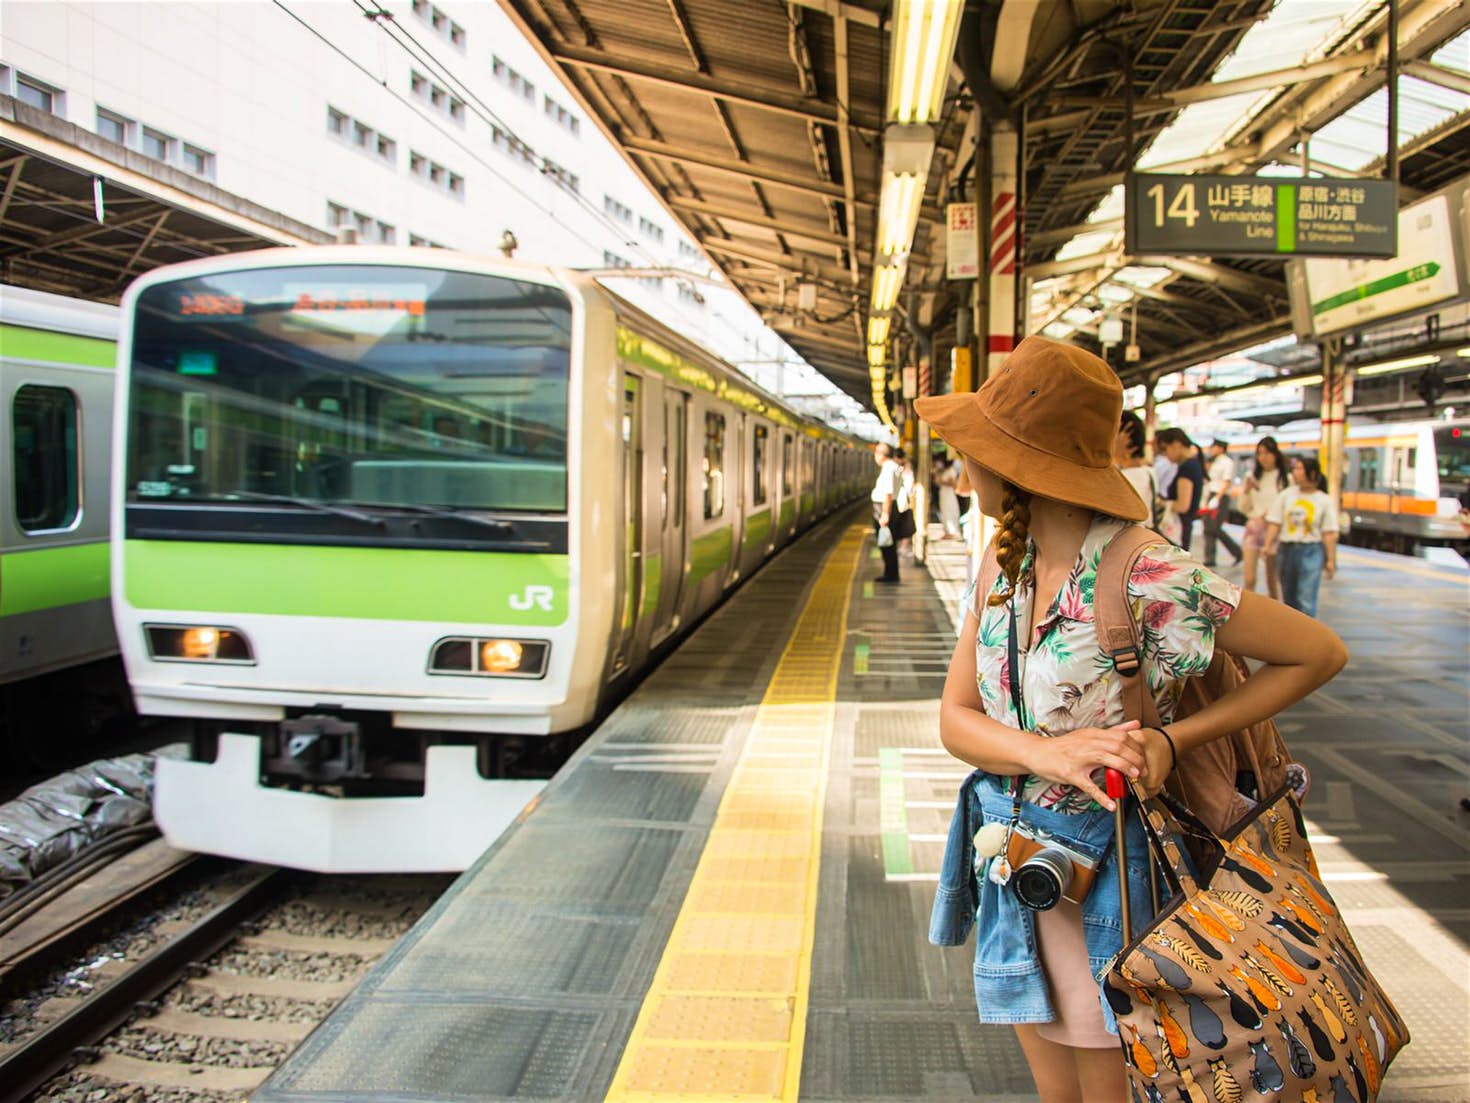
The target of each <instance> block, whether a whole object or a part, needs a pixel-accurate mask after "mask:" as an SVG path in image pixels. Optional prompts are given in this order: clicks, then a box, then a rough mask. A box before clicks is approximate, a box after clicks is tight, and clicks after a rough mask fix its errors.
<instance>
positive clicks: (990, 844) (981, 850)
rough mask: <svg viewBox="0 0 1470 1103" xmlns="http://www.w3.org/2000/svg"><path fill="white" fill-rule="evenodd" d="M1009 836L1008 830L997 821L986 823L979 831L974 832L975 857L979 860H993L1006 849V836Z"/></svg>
mask: <svg viewBox="0 0 1470 1103" xmlns="http://www.w3.org/2000/svg"><path fill="white" fill-rule="evenodd" d="M1009 834H1010V828H1008V827H1007V826H1006V825H1005V824H1003V823H1001V822H999V821H998V820H997V821H994V822H992V823H987V824H986V825H985V826H984V827H982V828H981V829H980V830H979V831H977V832H975V857H976V858H980V859H988V858H994V857H995V856H996V855H997V854H999V853H1000V852H1001V851H1002V850H1004V849H1005V847H1006V836H1007V835H1009Z"/></svg>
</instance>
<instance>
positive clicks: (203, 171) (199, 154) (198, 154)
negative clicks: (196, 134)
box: [184, 142, 214, 180]
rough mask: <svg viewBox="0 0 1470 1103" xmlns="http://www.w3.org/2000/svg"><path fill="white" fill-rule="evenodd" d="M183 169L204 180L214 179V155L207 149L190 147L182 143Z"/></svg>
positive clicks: (186, 143)
mask: <svg viewBox="0 0 1470 1103" xmlns="http://www.w3.org/2000/svg"><path fill="white" fill-rule="evenodd" d="M184 168H185V169H186V170H187V171H189V172H192V173H193V174H194V175H195V176H202V177H204V179H206V180H213V179H214V154H213V153H210V152H209V151H208V150H207V149H200V148H199V147H198V146H191V145H190V144H189V143H188V142H185V143H184Z"/></svg>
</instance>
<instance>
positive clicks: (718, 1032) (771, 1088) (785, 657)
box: [607, 525, 870, 1103]
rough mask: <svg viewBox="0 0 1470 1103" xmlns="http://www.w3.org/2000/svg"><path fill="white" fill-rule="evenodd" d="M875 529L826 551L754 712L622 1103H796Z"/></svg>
mask: <svg viewBox="0 0 1470 1103" xmlns="http://www.w3.org/2000/svg"><path fill="white" fill-rule="evenodd" d="M869 531H870V529H869V527H868V526H866V525H862V526H854V527H852V528H851V529H849V530H848V531H847V532H846V533H845V534H844V535H843V537H842V539H841V541H840V542H839V543H838V545H837V547H836V548H835V549H833V551H832V552H831V554H830V555H828V557H827V560H826V562H825V563H824V564H823V566H822V570H821V573H820V574H819V575H818V576H817V581H816V584H815V585H814V586H813V588H812V593H811V597H810V599H809V600H808V601H807V603H806V606H805V608H803V609H802V612H801V616H800V618H799V619H798V620H797V622H796V627H795V628H794V629H793V630H792V633H791V638H790V639H789V640H788V641H787V643H786V648H785V650H784V651H782V653H781V659H780V661H779V662H778V663H777V664H776V671H775V673H774V674H773V675H772V676H771V682H770V685H768V686H767V687H766V693H765V696H764V697H763V698H762V700H761V703H760V706H759V708H758V709H757V711H756V716H755V722H754V724H753V725H752V727H751V730H750V735H749V737H748V739H747V740H746V743H745V747H744V749H743V750H742V751H741V753H740V758H739V760H738V761H737V762H736V764H735V770H734V772H733V774H732V775H731V777H730V783H729V785H728V786H727V787H726V789H725V794H724V796H723V798H722V799H721V800H720V806H719V809H718V811H716V813H715V820H714V824H713V826H712V827H711V828H710V833H709V838H708V839H706V841H705V845H704V852H703V853H702V854H701V855H700V858H699V864H698V865H697V866H696V867H695V870H694V876H693V878H691V880H690V882H689V891H688V893H687V895H686V896H685V898H684V903H683V906H682V907H681V908H680V909H679V915H678V918H677V919H675V920H674V928H673V930H672V931H671V932H670V933H669V941H668V944H667V945H666V946H665V947H664V952H663V956H662V958H660V960H659V964H658V969H657V971H656V972H655V973H654V976H653V983H652V984H651V985H650V986H649V989H648V992H647V993H646V994H645V995H644V997H643V1006H642V1008H641V1009H640V1010H639V1012H638V1021H637V1022H636V1023H635V1024H634V1025H633V1032H632V1034H631V1035H630V1036H629V1038H628V1045H627V1048H626V1049H624V1051H623V1057H622V1061H621V1062H620V1063H619V1065H618V1070H617V1072H616V1073H615V1074H614V1076H613V1080H612V1085H611V1086H610V1087H609V1088H608V1092H607V1099H608V1100H609V1101H615V1103H675V1101H680V1103H684V1101H692V1100H702V1101H710V1103H713V1101H752V1103H753V1101H756V1100H787V1101H794V1100H795V1099H796V1097H797V1093H798V1092H799V1091H800V1089H801V1059H802V1050H803V1047H804V1046H805V1042H806V1017H807V1004H808V1002H809V998H810V992H811V972H812V948H813V944H814V942H815V939H816V925H817V923H816V921H817V884H818V876H819V873H820V863H821V856H822V809H823V805H824V802H825V801H826V796H827V770H828V761H829V759H830V755H831V743H832V738H831V737H832V724H833V715H834V712H835V707H836V698H837V674H838V671H839V670H840V668H841V665H842V652H843V644H844V641H845V639H846V637H847V611H848V598H849V594H850V591H851V588H852V579H853V575H854V574H856V572H857V567H858V562H859V553H860V551H861V549H862V544H863V538H864V536H865V535H866V534H867V533H868V532H869Z"/></svg>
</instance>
